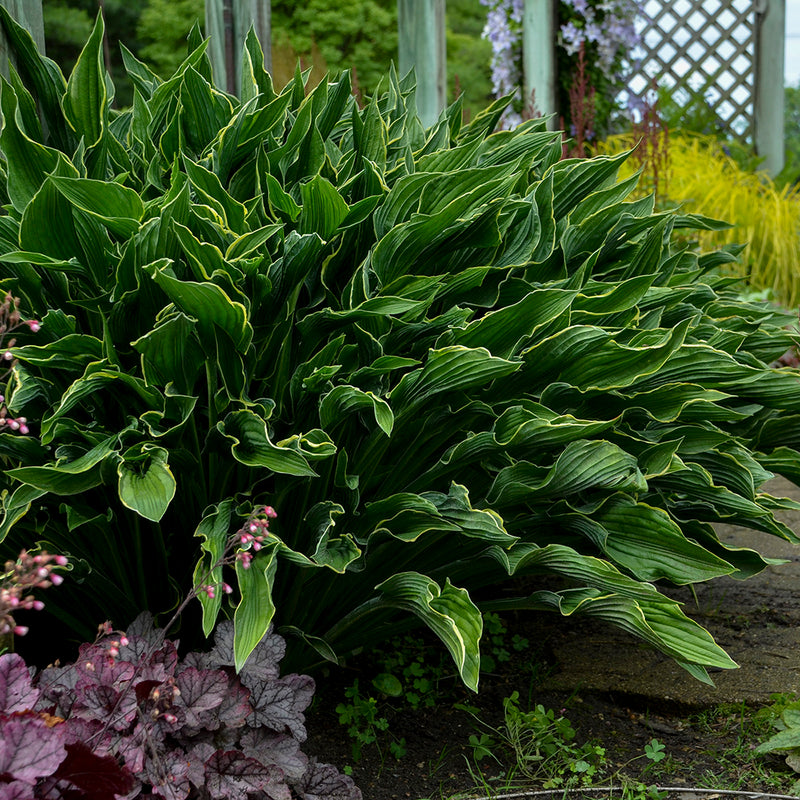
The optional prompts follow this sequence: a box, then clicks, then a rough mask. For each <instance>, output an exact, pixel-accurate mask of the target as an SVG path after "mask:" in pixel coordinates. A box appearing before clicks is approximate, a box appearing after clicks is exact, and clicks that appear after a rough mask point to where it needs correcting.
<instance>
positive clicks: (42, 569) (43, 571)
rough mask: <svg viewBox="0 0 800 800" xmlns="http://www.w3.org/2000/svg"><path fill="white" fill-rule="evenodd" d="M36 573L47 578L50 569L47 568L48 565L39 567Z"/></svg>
mask: <svg viewBox="0 0 800 800" xmlns="http://www.w3.org/2000/svg"><path fill="white" fill-rule="evenodd" d="M36 574H37V575H38V576H39V577H40V578H46V577H47V576H48V575H49V574H50V570H49V569H47V567H39V569H37V570H36Z"/></svg>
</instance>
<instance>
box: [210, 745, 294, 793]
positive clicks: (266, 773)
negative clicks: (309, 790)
mask: <svg viewBox="0 0 800 800" xmlns="http://www.w3.org/2000/svg"><path fill="white" fill-rule="evenodd" d="M205 788H206V790H207V791H208V792H209V794H210V795H211V797H212V798H215V799H216V798H220V800H221V799H222V798H227V799H228V800H247V795H248V793H249V792H258V791H261V792H264V793H265V795H266V797H269V798H272V799H273V800H291V793H290V792H289V787H288V786H287V785H286V784H285V783H284V782H283V775H282V773H281V772H280V770H279V769H276V768H275V767H272V766H267V765H264V764H261V763H259V762H258V761H256V760H255V759H254V758H248V757H247V756H245V755H243V754H242V753H240V752H238V751H236V750H228V751H222V750H217V752H215V753H214V754H213V755H212V756H211V758H209V759H208V761H206V783H205Z"/></svg>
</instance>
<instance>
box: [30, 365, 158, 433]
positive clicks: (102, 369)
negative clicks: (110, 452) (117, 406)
mask: <svg viewBox="0 0 800 800" xmlns="http://www.w3.org/2000/svg"><path fill="white" fill-rule="evenodd" d="M106 389H108V390H109V391H111V392H113V391H114V390H115V389H116V390H119V391H124V392H126V393H127V395H128V398H129V402H130V403H131V405H132V402H131V401H133V400H134V398H136V400H137V401H138V402H139V403H141V404H143V405H144V406H145V409H151V408H152V409H160V408H162V407H163V402H162V400H161V395H160V394H159V392H157V391H156V390H155V389H152V388H150V387H148V386H147V385H146V384H145V382H144V381H143V380H142V379H141V378H137V377H135V376H134V375H128V374H127V373H125V372H122V371H121V370H120V369H119V367H116V366H113V365H110V364H108V363H106V362H102V361H98V362H94V363H91V364H89V366H88V367H87V368H86V371H85V372H84V374H83V376H82V377H80V378H78V380H76V381H75V382H74V383H73V384H72V385H71V386H70V387H69V388H68V389H67V391H66V392H64V394H63V395H62V397H61V400H60V401H59V403H58V405H57V406H56V407H55V408H54V409H53V410H52V412H51V413H50V414H49V415H48V416H47V417H44V418H43V419H42V442H44V443H48V442H49V441H50V440H51V439H52V436H53V435H54V427H55V424H56V422H57V421H58V420H59V419H61V418H62V417H63V416H64V415H66V414H67V413H68V412H69V411H70V410H72V409H73V408H75V407H76V406H79V405H82V404H83V403H84V402H86V401H89V402H96V400H97V398H96V395H97V394H98V393H99V392H101V391H103V390H106Z"/></svg>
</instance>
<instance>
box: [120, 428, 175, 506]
mask: <svg viewBox="0 0 800 800" xmlns="http://www.w3.org/2000/svg"><path fill="white" fill-rule="evenodd" d="M168 458H169V451H167V450H165V449H164V448H163V447H156V446H154V445H152V444H147V443H146V444H143V445H136V447H132V448H130V449H129V450H127V451H125V452H124V453H123V454H122V459H121V460H120V461H119V462H118V463H117V476H118V485H117V488H118V491H119V499H120V500H121V501H122V504H123V505H124V506H126V507H127V508H130V509H132V510H133V511H135V512H136V513H137V514H139V515H140V516H142V517H144V518H145V519H149V520H152V521H153V522H158V521H159V520H160V519H161V517H163V516H164V514H165V513H166V510H167V508H168V507H169V504H170V503H171V502H172V498H173V497H174V496H175V478H174V476H173V474H172V472H171V470H170V468H169V464H168V463H167V459H168Z"/></svg>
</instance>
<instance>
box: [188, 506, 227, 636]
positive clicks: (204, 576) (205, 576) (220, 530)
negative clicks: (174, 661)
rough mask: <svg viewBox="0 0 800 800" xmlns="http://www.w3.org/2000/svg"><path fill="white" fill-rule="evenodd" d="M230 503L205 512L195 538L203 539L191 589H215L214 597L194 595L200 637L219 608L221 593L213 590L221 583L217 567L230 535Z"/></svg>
mask: <svg viewBox="0 0 800 800" xmlns="http://www.w3.org/2000/svg"><path fill="white" fill-rule="evenodd" d="M232 513H233V501H232V500H223V501H222V502H221V503H219V504H218V505H216V506H213V507H212V508H211V509H210V510H208V511H207V513H206V514H205V516H204V517H203V519H202V520H201V521H200V524H199V525H198V526H197V529H196V530H195V532H194V535H195V536H197V537H200V538H201V539H202V541H201V543H200V549H201V550H202V555H201V557H200V559H199V560H198V562H197V565H196V566H195V568H194V577H193V579H192V585H193V586H195V587H197V586H213V587H215V591H214V596H213V597H209V595H208V594H207V593H206V592H203V591H200V592H198V593H197V598H198V600H200V605H201V606H202V607H203V633H204V634H205V635H206V636H210V635H211V632H212V631H213V630H214V626H215V624H216V622H217V617H218V616H219V610H220V608H221V607H222V592H221V591H220V590H219V589H218V588H216V587H218V586H219V584H221V583H222V565H221V563H220V561H221V559H222V555H223V553H224V552H225V547H226V545H227V542H228V536H229V535H230V533H231V530H230V528H231V516H232Z"/></svg>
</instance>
